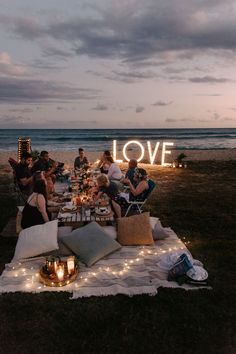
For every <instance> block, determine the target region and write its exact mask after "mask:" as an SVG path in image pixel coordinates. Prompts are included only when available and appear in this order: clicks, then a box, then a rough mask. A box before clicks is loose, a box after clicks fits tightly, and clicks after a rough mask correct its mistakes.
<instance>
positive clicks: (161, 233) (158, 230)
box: [152, 220, 170, 240]
mask: <svg viewBox="0 0 236 354" xmlns="http://www.w3.org/2000/svg"><path fill="white" fill-rule="evenodd" d="M169 236H170V235H169V233H168V231H167V230H166V229H165V228H164V227H163V226H162V225H161V222H160V220H157V222H156V225H155V227H154V229H153V230H152V237H153V240H164V239H166V238H167V237H169Z"/></svg>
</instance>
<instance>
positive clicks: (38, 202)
mask: <svg viewBox="0 0 236 354" xmlns="http://www.w3.org/2000/svg"><path fill="white" fill-rule="evenodd" d="M46 206H47V189H46V183H45V181H44V180H43V179H39V180H37V181H36V182H35V184H34V188H33V193H32V194H31V195H30V197H29V198H28V200H27V202H26V205H25V207H24V209H23V212H22V220H21V227H22V228H23V229H26V228H27V227H30V226H34V225H39V224H44V223H46V222H48V221H49V216H48V213H47V209H46Z"/></svg>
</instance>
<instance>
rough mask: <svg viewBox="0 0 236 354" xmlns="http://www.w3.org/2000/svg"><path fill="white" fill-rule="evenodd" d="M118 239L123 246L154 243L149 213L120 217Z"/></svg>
mask: <svg viewBox="0 0 236 354" xmlns="http://www.w3.org/2000/svg"><path fill="white" fill-rule="evenodd" d="M117 239H118V242H119V243H120V244H121V245H123V246H135V245H152V244H153V238H152V229H151V225H150V220H149V213H143V214H138V215H132V216H129V217H124V218H118V231H117Z"/></svg>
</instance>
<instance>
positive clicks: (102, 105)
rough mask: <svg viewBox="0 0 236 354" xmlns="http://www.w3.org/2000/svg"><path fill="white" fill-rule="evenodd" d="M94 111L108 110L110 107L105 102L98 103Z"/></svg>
mask: <svg viewBox="0 0 236 354" xmlns="http://www.w3.org/2000/svg"><path fill="white" fill-rule="evenodd" d="M92 110H93V111H107V110H108V107H107V106H106V105H104V104H100V103H98V104H97V105H96V106H95V107H93V108H92Z"/></svg>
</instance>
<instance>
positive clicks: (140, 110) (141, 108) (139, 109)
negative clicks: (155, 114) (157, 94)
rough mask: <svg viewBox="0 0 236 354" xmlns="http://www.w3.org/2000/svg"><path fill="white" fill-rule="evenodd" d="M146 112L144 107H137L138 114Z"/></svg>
mask: <svg viewBox="0 0 236 354" xmlns="http://www.w3.org/2000/svg"><path fill="white" fill-rule="evenodd" d="M144 110H145V108H144V107H142V106H137V107H136V109H135V112H136V113H141V112H143V111H144Z"/></svg>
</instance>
